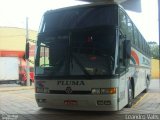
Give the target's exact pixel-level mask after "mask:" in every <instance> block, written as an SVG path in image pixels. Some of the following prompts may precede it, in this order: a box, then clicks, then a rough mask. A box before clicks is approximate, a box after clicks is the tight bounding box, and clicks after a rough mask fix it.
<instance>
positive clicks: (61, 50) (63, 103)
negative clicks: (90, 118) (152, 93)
mask: <svg viewBox="0 0 160 120" xmlns="http://www.w3.org/2000/svg"><path fill="white" fill-rule="evenodd" d="M118 34H119V32H118V5H116V4H109V5H107V4H105V5H84V6H77V7H70V8H62V9H58V10H53V11H48V12H46V13H45V14H44V16H43V21H42V24H41V27H40V31H39V35H38V40H37V48H36V57H35V89H36V95H35V96H36V101H37V103H38V106H39V107H43V108H55V109H67V110H91V111H92V110H93V111H116V110H120V109H122V108H123V107H124V106H125V105H126V104H127V103H128V96H127V94H128V93H127V92H126V93H124V95H125V94H126V96H122V97H124V100H121V101H120V97H119V96H120V95H119V94H120V93H119V77H120V76H119V74H117V71H118V70H117V69H118V53H119V52H118V39H117V36H119V35H118ZM125 90H126V89H125V87H124V90H123V91H124V92H125ZM126 98H127V99H126ZM120 102H122V104H121V103H120Z"/></svg>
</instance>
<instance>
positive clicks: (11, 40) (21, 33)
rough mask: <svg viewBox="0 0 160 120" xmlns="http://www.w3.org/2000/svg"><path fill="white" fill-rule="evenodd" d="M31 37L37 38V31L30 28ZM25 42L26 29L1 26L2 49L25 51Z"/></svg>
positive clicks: (0, 47)
mask: <svg viewBox="0 0 160 120" xmlns="http://www.w3.org/2000/svg"><path fill="white" fill-rule="evenodd" d="M29 38H30V39H33V40H36V39H37V32H36V31H32V30H29ZM25 43H26V30H25V29H22V28H13V27H0V51H24V50H25Z"/></svg>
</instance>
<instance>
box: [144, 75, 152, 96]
mask: <svg viewBox="0 0 160 120" xmlns="http://www.w3.org/2000/svg"><path fill="white" fill-rule="evenodd" d="M145 84H146V89H145V90H144V91H143V93H147V92H148V90H149V84H150V80H149V77H147V78H146V83H145Z"/></svg>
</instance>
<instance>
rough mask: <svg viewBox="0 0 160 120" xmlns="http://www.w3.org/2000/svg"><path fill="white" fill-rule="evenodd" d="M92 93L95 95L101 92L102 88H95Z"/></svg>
mask: <svg viewBox="0 0 160 120" xmlns="http://www.w3.org/2000/svg"><path fill="white" fill-rule="evenodd" d="M92 94H95V95H97V94H101V90H100V89H99V88H93V89H92Z"/></svg>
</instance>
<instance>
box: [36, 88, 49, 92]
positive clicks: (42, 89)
mask: <svg viewBox="0 0 160 120" xmlns="http://www.w3.org/2000/svg"><path fill="white" fill-rule="evenodd" d="M36 93H49V89H48V88H42V87H37V88H36Z"/></svg>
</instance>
